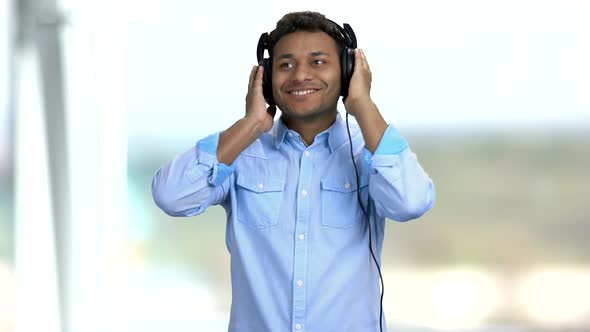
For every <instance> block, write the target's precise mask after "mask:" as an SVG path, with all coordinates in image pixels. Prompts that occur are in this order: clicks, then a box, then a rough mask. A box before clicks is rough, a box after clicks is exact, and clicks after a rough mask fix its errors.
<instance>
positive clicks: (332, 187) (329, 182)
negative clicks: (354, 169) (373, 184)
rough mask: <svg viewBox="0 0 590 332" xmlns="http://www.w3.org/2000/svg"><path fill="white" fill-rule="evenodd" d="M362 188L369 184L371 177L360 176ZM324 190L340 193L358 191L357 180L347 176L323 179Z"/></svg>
mask: <svg viewBox="0 0 590 332" xmlns="http://www.w3.org/2000/svg"><path fill="white" fill-rule="evenodd" d="M359 182H360V185H361V188H363V187H366V186H367V185H368V184H369V176H368V175H365V176H359ZM322 189H324V190H329V191H338V192H343V193H346V192H353V191H356V190H357V184H356V178H355V177H345V176H330V177H325V178H323V179H322Z"/></svg>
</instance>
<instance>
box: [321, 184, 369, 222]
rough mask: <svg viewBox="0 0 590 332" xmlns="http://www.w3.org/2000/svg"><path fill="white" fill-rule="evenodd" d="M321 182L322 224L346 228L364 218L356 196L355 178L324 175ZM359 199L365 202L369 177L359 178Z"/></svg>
mask: <svg viewBox="0 0 590 332" xmlns="http://www.w3.org/2000/svg"><path fill="white" fill-rule="evenodd" d="M321 182H322V225H324V226H328V227H334V228H341V229H346V228H350V227H352V226H354V225H355V224H357V223H360V222H362V221H364V220H365V215H364V213H363V210H362V209H361V207H360V205H359V202H358V198H357V191H358V188H357V184H356V178H355V177H352V178H347V177H343V176H339V177H326V178H323V179H322V180H321ZM359 182H360V190H361V200H362V201H363V202H364V203H365V204H366V201H367V197H368V194H369V193H368V189H369V187H368V185H369V177H368V176H361V177H360V178H359Z"/></svg>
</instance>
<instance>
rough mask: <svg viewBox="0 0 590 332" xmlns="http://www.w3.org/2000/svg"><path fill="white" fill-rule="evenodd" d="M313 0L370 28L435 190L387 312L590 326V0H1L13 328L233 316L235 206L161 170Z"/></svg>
mask: <svg viewBox="0 0 590 332" xmlns="http://www.w3.org/2000/svg"><path fill="white" fill-rule="evenodd" d="M299 10H315V11H319V12H322V13H324V14H326V16H328V17H329V18H331V19H332V20H334V21H336V22H338V23H340V24H342V23H350V24H351V26H352V27H353V28H354V30H355V32H356V35H357V38H358V41H359V46H360V47H361V48H363V49H364V50H365V53H366V54H367V58H368V61H369V63H370V65H371V69H372V72H373V85H372V97H373V99H374V100H375V102H376V103H377V105H378V106H379V108H380V110H381V112H382V113H383V114H384V116H385V118H386V119H387V121H388V122H391V123H393V124H395V125H396V127H397V128H398V129H399V130H400V131H401V132H402V133H403V134H404V135H405V136H406V137H407V138H408V140H409V142H410V145H411V147H412V148H413V150H414V151H415V152H416V153H417V155H418V157H419V159H420V161H421V163H422V165H423V166H424V168H425V169H426V171H427V172H428V173H429V174H430V176H431V177H432V178H433V179H434V182H435V184H436V187H437V203H436V206H435V207H434V209H433V210H432V211H430V212H429V213H428V214H427V215H425V216H424V217H422V218H421V219H419V220H417V221H413V222H410V223H396V222H393V221H392V222H390V223H389V224H388V225H387V229H386V238H385V243H384V248H383V258H382V265H383V271H384V281H385V299H384V310H385V313H386V316H387V319H388V327H389V328H390V329H391V330H393V331H399V332H418V331H420V332H427V331H428V332H440V331H474V332H484V331H485V332H520V331H523V332H524V331H526V332H545V331H555V332H561V331H570V332H582V331H590V248H589V245H588V240H587V238H588V237H589V236H590V220H589V219H590V217H589V214H590V204H589V203H590V201H589V197H590V189H589V185H590V181H589V179H590V176H589V175H588V169H590V130H589V129H590V62H589V61H588V59H590V20H589V19H588V17H590V2H588V1H585V0H565V1H564V0H561V1H558V0H538V1H533V0H510V1H508V0H499V1H477V0H476V1H473V0H453V1H435V0H419V1H412V2H406V1H390V2H382V1H364V2H362V3H359V2H358V1H354V2H353V1H343V0H340V1H337V0H325V1H322V2H321V3H316V2H312V1H307V0H302V1H298V2H297V4H288V3H282V2H277V1H237V0H234V1H231V0H229V1H217V2H207V3H203V2H198V1H187V0H185V1H183V0H168V1H163V0H143V1H139V0H125V1H114V0H100V1H99V0H83V1H81V0H78V1H74V0H62V1H58V2H55V1H50V0H20V1H19V0H0V332H13V331H15V332H25V331H26V332H29V331H49V332H54V331H55V332H58V331H59V332H66V331H67V332H69V331H76V332H78V331H83V332H87V331H97V332H98V331H100V332H104V331H109V332H119V331H120V332H123V331H125V332H128V331H144V332H151V331H162V330H168V331H174V332H184V331H207V332H209V331H210V332H217V331H226V330H227V324H228V320H229V306H230V301H231V289H230V279H229V255H228V252H227V250H226V248H225V243H224V232H225V214H224V212H223V210H222V209H221V208H218V207H214V208H210V209H209V210H208V211H207V212H206V213H205V214H203V215H201V216H198V217H195V218H184V219H182V218H172V217H168V216H166V215H165V214H164V213H163V212H162V211H160V210H159V209H158V208H157V207H156V206H155V205H154V204H153V201H152V198H151V191H150V190H151V187H150V186H151V177H152V175H153V174H154V173H155V172H156V170H157V169H158V168H159V167H160V166H161V165H162V164H164V163H165V162H167V161H168V160H170V159H171V158H173V157H174V156H175V155H176V154H178V153H181V152H183V151H185V150H186V149H189V148H190V147H191V146H192V145H193V144H194V143H195V142H196V141H197V140H198V139H199V138H202V137H204V136H206V135H208V134H210V133H212V132H216V131H221V130H223V129H225V128H227V127H228V126H230V125H231V124H233V123H234V122H235V121H236V120H237V119H239V118H240V117H241V116H242V115H243V113H244V98H245V95H246V88H247V79H248V74H249V70H250V68H251V66H252V65H254V64H255V63H256V58H255V47H256V43H257V41H258V38H259V36H260V34H261V33H262V32H267V31H270V30H272V29H273V28H274V26H275V24H276V21H277V20H278V19H280V17H282V15H284V14H285V13H287V12H290V11H299ZM343 110H344V109H343V107H341V111H342V112H343ZM351 314H354V313H351Z"/></svg>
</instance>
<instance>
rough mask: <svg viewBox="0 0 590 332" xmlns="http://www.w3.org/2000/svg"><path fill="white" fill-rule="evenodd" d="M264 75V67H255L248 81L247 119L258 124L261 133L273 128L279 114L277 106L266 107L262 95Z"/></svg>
mask: <svg viewBox="0 0 590 332" xmlns="http://www.w3.org/2000/svg"><path fill="white" fill-rule="evenodd" d="M263 74H264V67H263V66H254V67H253V68H252V71H251V72H250V79H249V81H248V94H247V95H246V118H248V119H250V120H253V121H255V122H256V123H258V125H259V126H260V127H259V128H260V130H261V133H264V132H267V131H269V130H270V129H271V128H272V125H273V122H274V117H275V114H276V113H277V108H276V106H275V105H270V106H269V107H268V108H267V107H266V101H265V100H264V95H263V93H262V77H263Z"/></svg>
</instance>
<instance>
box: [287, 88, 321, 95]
mask: <svg viewBox="0 0 590 332" xmlns="http://www.w3.org/2000/svg"><path fill="white" fill-rule="evenodd" d="M314 92H316V90H313V89H310V90H303V91H291V92H290V94H292V95H297V96H303V95H306V94H308V93H314Z"/></svg>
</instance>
